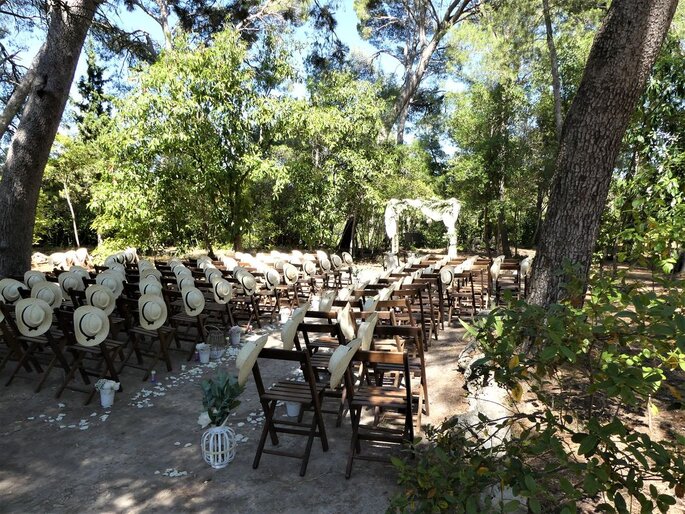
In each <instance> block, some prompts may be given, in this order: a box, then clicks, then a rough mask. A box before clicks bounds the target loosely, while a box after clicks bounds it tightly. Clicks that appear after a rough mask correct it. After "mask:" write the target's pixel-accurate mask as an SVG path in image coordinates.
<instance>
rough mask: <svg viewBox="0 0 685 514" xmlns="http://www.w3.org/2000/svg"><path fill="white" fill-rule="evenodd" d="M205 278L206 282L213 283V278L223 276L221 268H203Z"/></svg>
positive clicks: (216, 278) (217, 278)
mask: <svg viewBox="0 0 685 514" xmlns="http://www.w3.org/2000/svg"><path fill="white" fill-rule="evenodd" d="M205 278H206V279H207V282H209V283H210V284H213V283H214V281H215V280H219V279H222V278H224V276H223V274H222V273H221V270H218V269H216V268H205Z"/></svg>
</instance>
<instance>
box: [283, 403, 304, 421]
mask: <svg viewBox="0 0 685 514" xmlns="http://www.w3.org/2000/svg"><path fill="white" fill-rule="evenodd" d="M301 406H302V404H300V403H298V402H285V410H286V412H287V413H288V416H290V417H291V418H294V417H296V416H299V415H300V407H301Z"/></svg>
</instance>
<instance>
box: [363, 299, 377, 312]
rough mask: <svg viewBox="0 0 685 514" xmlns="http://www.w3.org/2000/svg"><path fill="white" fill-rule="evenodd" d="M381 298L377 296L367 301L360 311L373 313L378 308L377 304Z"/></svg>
mask: <svg viewBox="0 0 685 514" xmlns="http://www.w3.org/2000/svg"><path fill="white" fill-rule="evenodd" d="M380 299H381V297H380V296H379V295H375V296H372V297H371V298H369V299H368V300H366V301H365V302H364V305H363V306H362V310H363V311H364V312H369V311H371V312H373V311H375V310H376V307H378V302H379V301H380Z"/></svg>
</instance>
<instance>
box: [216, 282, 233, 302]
mask: <svg viewBox="0 0 685 514" xmlns="http://www.w3.org/2000/svg"><path fill="white" fill-rule="evenodd" d="M212 292H213V293H214V301H215V302H216V303H221V304H227V303H228V302H229V301H230V300H231V298H232V297H233V284H231V283H230V282H229V281H228V280H226V279H223V278H218V279H216V280H215V281H214V282H213V283H212Z"/></svg>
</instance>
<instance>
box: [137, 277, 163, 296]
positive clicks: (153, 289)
mask: <svg viewBox="0 0 685 514" xmlns="http://www.w3.org/2000/svg"><path fill="white" fill-rule="evenodd" d="M138 291H140V294H154V295H155V296H162V284H160V283H159V281H158V280H157V279H156V278H154V277H148V278H145V279H143V280H141V281H140V282H139V283H138Z"/></svg>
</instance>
